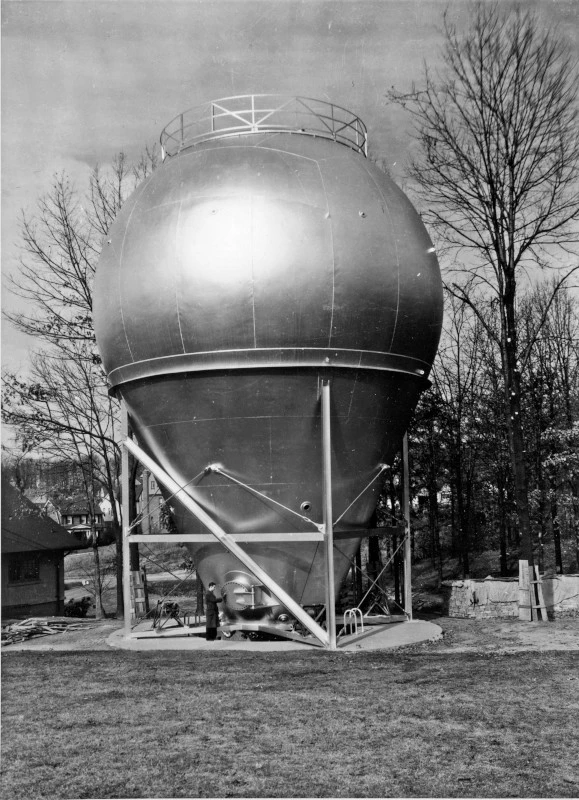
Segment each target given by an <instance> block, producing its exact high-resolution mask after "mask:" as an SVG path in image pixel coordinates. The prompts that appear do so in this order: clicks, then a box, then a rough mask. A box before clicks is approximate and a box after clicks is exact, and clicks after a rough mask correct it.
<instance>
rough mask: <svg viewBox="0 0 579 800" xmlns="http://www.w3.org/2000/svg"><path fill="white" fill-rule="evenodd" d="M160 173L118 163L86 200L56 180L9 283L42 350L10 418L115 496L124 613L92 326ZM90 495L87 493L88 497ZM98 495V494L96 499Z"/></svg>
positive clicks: (103, 397) (26, 435)
mask: <svg viewBox="0 0 579 800" xmlns="http://www.w3.org/2000/svg"><path fill="white" fill-rule="evenodd" d="M155 164H156V154H155V152H154V151H145V153H144V155H143V156H142V157H141V159H140V161H139V162H138V163H137V164H136V165H134V166H130V165H129V164H128V163H127V161H126V159H125V157H124V155H122V154H121V155H119V156H117V157H116V158H115V159H114V161H113V163H112V165H111V166H110V167H109V168H108V169H105V170H101V169H99V168H98V167H97V168H95V170H94V171H93V174H92V176H91V179H90V185H89V191H88V195H87V196H83V195H82V194H80V193H79V192H78V191H77V190H76V189H75V187H74V186H72V185H71V183H70V181H69V180H68V178H67V177H66V175H60V176H56V177H55V178H54V181H53V184H52V186H51V188H50V190H49V191H48V193H47V194H46V195H45V196H44V197H42V198H41V199H40V200H39V202H38V209H37V212H36V214H35V215H33V216H32V217H26V216H23V218H22V224H21V233H22V257H21V261H20V267H19V269H18V271H17V272H16V273H14V274H13V275H12V276H11V278H10V286H11V289H12V291H13V292H14V293H15V294H17V295H18V296H19V297H21V298H22V299H23V300H24V301H25V304H26V310H24V311H18V312H14V313H9V314H6V316H7V317H8V319H9V320H10V321H11V322H12V324H13V325H14V326H15V327H16V328H18V329H19V330H20V331H23V332H24V333H26V334H28V335H30V336H32V337H34V339H35V340H36V342H37V343H38V345H39V348H40V349H39V350H38V351H37V352H36V353H35V354H33V355H32V357H31V362H30V366H29V369H28V370H27V371H26V373H25V374H24V375H20V374H14V373H10V372H7V373H6V374H5V376H4V389H3V410H2V413H3V419H4V421H5V422H6V423H8V424H10V425H12V426H14V429H15V432H16V435H17V438H18V441H19V443H20V445H21V446H22V447H24V448H25V449H27V450H30V449H31V448H32V449H35V450H36V451H39V452H42V453H45V454H48V455H52V456H54V455H57V456H58V457H64V458H70V459H71V460H72V461H79V460H82V459H84V458H86V457H88V458H89V461H90V464H92V465H93V468H94V469H95V470H96V471H97V473H98V474H96V475H95V480H97V482H98V483H99V485H101V486H104V487H105V488H106V490H107V492H108V494H109V497H110V500H111V503H112V506H113V515H114V525H115V530H116V532H117V612H118V613H121V612H122V608H123V601H122V580H121V576H122V540H121V523H120V520H119V518H118V510H117V503H116V502H115V501H116V500H117V499H118V495H119V471H120V458H119V448H118V445H117V438H118V436H119V431H118V424H117V423H118V411H119V409H118V403H117V401H116V400H114V399H113V398H111V397H110V396H109V395H108V392H107V386H106V376H105V374H104V371H103V368H102V363H101V359H100V356H99V353H98V350H97V347H96V342H95V336H94V331H93V327H92V285H93V278H94V272H95V268H96V264H97V261H98V257H99V254H100V251H101V247H102V242H103V237H104V236H105V235H106V233H107V231H108V229H109V227H110V225H111V223H112V222H113V220H114V218H115V216H116V214H117V213H118V211H119V209H120V207H121V205H122V203H123V202H124V200H125V198H126V197H127V196H128V195H129V194H130V193H131V192H132V191H133V190H134V189H135V187H136V185H137V184H138V183H140V181H141V180H142V179H143V178H145V177H147V175H148V174H149V173H150V172H151V171H152V169H153V168H154V166H155ZM87 491H88V489H87ZM90 493H91V492H90V491H89V494H90Z"/></svg>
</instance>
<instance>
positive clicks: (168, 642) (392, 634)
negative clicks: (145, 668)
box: [107, 620, 442, 653]
mask: <svg viewBox="0 0 579 800" xmlns="http://www.w3.org/2000/svg"><path fill="white" fill-rule="evenodd" d="M140 633H141V636H139V631H134V632H133V634H132V636H131V637H130V638H128V637H126V636H125V632H124V630H123V629H122V628H121V629H120V630H116V631H114V633H112V634H111V635H110V636H109V637H108V639H107V644H108V645H109V646H110V647H114V648H119V649H122V650H132V651H159V652H160V651H165V650H191V651H196V652H197V651H201V652H207V651H211V652H218V651H225V650H247V651H253V652H255V651H257V652H260V651H261V652H268V653H275V652H285V651H288V650H314V649H315V650H319V649H320V647H319V645H318V644H317V643H316V644H315V643H314V642H310V641H308V639H304V640H303V642H301V641H289V640H281V641H252V640H251V639H238V638H233V639H219V640H217V641H215V642H208V641H206V640H205V638H203V636H202V635H199V634H200V633H201V630H200V629H199V628H192V629H191V631H190V632H189V634H187V631H186V630H185V629H183V628H175V629H174V635H172V631H171V629H167V628H164V629H163V631H162V633H160V634H155V633H154V632H151V630H150V629H149V630H147V631H145V630H142V631H141V632H140ZM441 638H442V628H440V627H439V626H438V625H435V624H434V623H433V622H424V621H423V620H416V621H412V622H401V623H397V624H395V625H393V624H390V625H375V626H373V627H372V629H371V631H370V632H368V631H367V630H366V631H365V632H364V634H363V635H360V636H357V637H348V641H347V643H345V644H343V645H341V644H340V640H339V639H338V650H337V652H348V653H352V652H359V651H367V650H389V649H393V648H396V647H404V646H405V645H412V644H420V643H421V642H432V641H435V640H437V639H441Z"/></svg>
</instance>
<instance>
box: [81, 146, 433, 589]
mask: <svg viewBox="0 0 579 800" xmlns="http://www.w3.org/2000/svg"><path fill="white" fill-rule="evenodd" d="M441 318H442V292H441V281H440V275H439V269H438V265H437V260H436V256H435V254H434V251H433V247H432V243H431V241H430V239H429V237H428V235H427V233H426V230H425V228H424V226H423V224H422V222H421V220H420V218H419V216H418V214H417V213H416V211H415V210H414V209H413V207H412V206H411V204H410V203H409V201H408V200H407V198H406V197H405V196H404V194H403V193H402V192H401V191H400V190H399V189H398V188H397V187H396V186H395V185H394V183H393V182H392V181H391V180H390V179H389V178H388V177H387V176H386V175H384V174H383V173H382V172H381V171H380V170H379V169H378V168H377V167H376V166H375V165H374V164H372V163H371V162H370V161H368V159H366V158H365V157H364V156H363V155H360V154H359V153H356V152H355V151H353V150H352V149H350V148H348V147H345V146H343V145H341V144H336V143H335V142H332V141H328V140H326V139H323V138H314V137H312V136H305V135H296V134H290V133H252V134H246V135H240V136H236V137H235V138H229V139H221V140H212V141H207V142H202V143H200V144H197V145H196V146H195V147H190V148H188V149H185V150H183V152H181V153H180V154H179V155H177V156H175V157H173V158H171V159H168V160H167V161H166V162H165V163H164V164H163V165H162V166H161V167H159V168H158V169H157V170H156V171H155V172H154V173H153V175H152V176H151V177H150V178H149V179H147V180H146V181H145V182H144V183H143V184H142V185H141V186H140V187H139V188H138V189H137V191H136V192H135V193H134V195H133V196H132V197H131V198H130V199H129V200H128V201H127V202H126V203H125V205H124V207H123V209H122V211H121V214H120V215H119V218H118V220H117V221H116V223H115V225H114V226H113V229H112V230H111V233H110V236H109V241H108V243H107V244H106V245H105V248H104V252H103V255H102V257H101V261H100V264H99V268H98V271H97V277H96V284H95V303H94V322H95V328H96V333H97V340H98V343H99V347H100V350H101V353H102V357H103V360H104V363H105V366H106V369H107V372H108V374H109V380H110V382H111V384H112V386H113V387H114V389H115V391H117V392H118V393H119V394H120V395H121V396H122V397H123V398H124V399H125V400H126V402H127V405H128V408H129V410H130V413H131V415H132V417H133V420H134V423H135V427H136V432H137V435H138V438H139V440H140V442H141V444H142V446H143V447H144V448H145V449H146V450H147V451H148V452H149V453H150V454H152V455H153V457H154V458H155V459H156V460H157V461H158V462H159V463H160V464H161V466H163V467H165V468H169V469H170V470H171V471H172V472H173V474H175V475H176V477H177V479H178V480H180V481H181V482H182V483H183V484H185V483H187V484H188V491H190V493H191V494H192V495H193V496H194V497H195V499H196V500H197V501H198V502H200V503H201V504H202V505H203V506H204V507H205V508H206V509H207V510H208V511H209V513H210V514H212V515H213V516H214V517H215V518H216V519H217V520H218V521H219V523H220V524H221V525H222V526H223V527H224V528H225V529H226V530H227V531H231V532H244V531H253V532H259V531H262V532H269V531H292V530H296V531H299V530H312V526H311V525H310V526H309V527H308V524H307V522H305V520H304V519H303V517H304V516H308V517H310V518H311V519H312V520H314V521H316V522H320V521H321V502H322V485H321V463H322V458H321V433H320V403H319V381H320V378H322V377H330V379H331V381H332V403H333V405H332V436H333V449H334V453H333V458H334V464H333V479H334V498H333V502H334V509H335V513H336V517H337V516H339V515H340V514H341V512H342V511H343V510H344V509H346V508H347V507H348V505H349V504H350V503H352V501H354V500H355V498H356V497H357V495H358V494H359V493H360V492H361V491H362V490H363V489H364V487H365V486H366V485H367V483H368V482H369V481H370V480H371V479H372V476H373V475H375V474H376V470H377V469H378V466H379V465H380V464H381V463H383V462H388V461H389V460H390V459H391V458H392V457H393V455H394V454H395V452H396V451H397V449H398V448H399V446H400V441H401V438H402V435H403V433H404V431H405V429H406V427H407V425H408V421H409V418H410V415H411V414H412V411H413V409H414V406H415V404H416V401H417V399H418V396H419V394H420V391H421V390H422V389H423V388H424V387H425V385H426V376H427V375H428V372H429V370H430V367H431V364H432V360H433V358H434V355H435V352H436V348H437V344H438V339H439V334H440V326H441ZM216 462H217V463H219V464H221V465H222V466H223V469H224V471H226V472H227V474H228V475H231V476H233V477H235V478H236V479H237V480H239V481H241V482H242V483H245V484H248V485H249V486H251V487H252V488H254V489H256V490H257V491H259V492H261V493H263V494H264V495H266V496H267V497H270V498H272V499H274V500H275V501H277V502H278V503H280V504H281V505H283V506H285V507H287V508H289V509H291V511H284V510H282V509H281V507H280V506H275V505H272V504H268V502H266V501H265V500H264V499H263V498H261V497H259V496H257V495H256V494H255V493H254V494H252V493H250V492H249V491H248V490H247V489H245V488H243V487H242V486H240V485H238V484H236V483H234V482H232V481H231V480H230V479H226V478H224V477H223V476H221V475H219V474H215V473H209V474H207V473H206V472H205V468H206V467H207V466H208V465H209V464H212V463H216ZM379 489H380V486H379V484H378V483H377V484H375V485H374V486H373V487H372V489H371V490H370V491H369V492H366V493H364V494H363V495H362V496H361V498H360V499H359V500H357V501H356V502H355V503H354V504H353V505H352V507H351V509H350V510H349V511H348V513H347V514H346V515H345V516H344V518H343V519H342V520H341V522H340V525H339V526H338V527H342V528H345V529H352V528H355V527H361V526H365V525H367V524H368V520H369V518H370V517H371V515H372V513H373V510H374V507H375V503H376V499H377V495H378V492H379ZM171 503H172V505H175V506H176V509H177V518H178V519H177V522H178V526H179V527H180V529H181V530H182V531H183V532H196V531H201V530H202V529H201V526H200V525H199V523H197V522H196V521H195V520H193V519H192V518H191V517H190V516H189V515H188V514H187V513H186V512H185V511H184V510H183V509H182V508H181V507H179V506H178V504H175V502H174V501H171ZM304 503H306V504H309V507H308V509H307V511H306V512H304ZM298 514H301V515H302V517H300V516H298ZM358 545H359V542H358V541H352V542H347V543H346V542H343V543H340V551H341V552H340V553H337V554H336V583H337V587H338V588H339V584H340V582H341V580H342V578H343V577H344V575H345V574H346V572H347V569H348V566H349V562H348V559H349V558H351V557H352V556H353V554H354V552H355V550H356V548H357V547H358ZM191 549H192V551H193V553H194V558H195V560H196V563H197V565H198V568H199V570H200V573H201V576H202V578H203V580H204V581H207V580H209V579H212V580H216V581H217V583H218V584H220V585H221V584H224V583H226V582H228V581H229V582H231V581H232V582H235V581H237V580H238V579H240V578H239V575H241V574H242V573H243V571H244V568H243V567H242V566H241V565H240V564H239V562H237V560H236V559H235V558H233V557H232V556H230V555H229V554H228V553H226V552H225V551H224V548H223V547H222V546H221V545H217V544H215V545H203V546H192V547H191ZM319 549H320V553H318V545H316V544H305V545H287V544H283V545H282V544H277V545H274V544H267V545H265V544H264V545H258V544H256V545H253V544H252V545H247V546H246V550H247V552H248V553H249V554H250V555H251V556H252V558H254V559H255V560H256V561H257V562H258V563H260V565H262V566H263V568H264V569H266V570H267V571H269V573H270V574H271V575H272V576H273V577H274V578H275V579H276V580H277V581H278V582H279V583H280V585H282V586H283V588H284V589H286V591H288V592H289V593H290V594H292V595H293V596H294V597H295V598H296V599H297V600H298V602H302V603H315V602H323V600H324V598H323V592H324V589H323V586H324V581H323V577H322V576H323V559H322V554H321V548H319Z"/></svg>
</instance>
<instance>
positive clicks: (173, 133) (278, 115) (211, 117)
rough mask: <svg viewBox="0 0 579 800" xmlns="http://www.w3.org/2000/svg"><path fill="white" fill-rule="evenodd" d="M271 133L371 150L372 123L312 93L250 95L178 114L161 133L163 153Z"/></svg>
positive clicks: (225, 99) (364, 150) (172, 153)
mask: <svg viewBox="0 0 579 800" xmlns="http://www.w3.org/2000/svg"><path fill="white" fill-rule="evenodd" d="M268 132H283V133H299V134H305V135H307V136H318V137H321V138H324V139H332V140H333V141H335V142H338V143H339V144H344V145H346V146H347V147H351V148H352V149H353V150H356V151H357V152H359V153H362V154H363V155H364V156H367V155H368V135H367V129H366V126H365V125H364V123H363V122H362V120H361V119H360V118H359V117H357V116H356V115H355V114H353V113H352V112H351V111H348V110H347V109H345V108H342V107H341V106H337V105H335V104H334V103H327V102H325V101H324V100H314V99H313V98H310V97H287V96H285V95H272V94H246V95H238V96H236V97H224V98H222V99H220V100H212V101H211V102H209V103H205V104H203V105H201V106H196V107H195V108H191V109H189V110H187V111H184V112H183V113H182V114H179V115H178V116H176V117H175V119H173V120H171V122H170V123H169V124H168V125H167V126H166V127H165V128H164V130H163V132H162V133H161V152H162V158H163V161H164V160H165V158H167V157H170V156H175V155H177V154H178V153H180V152H181V151H182V150H184V149H186V148H188V147H194V146H195V145H197V144H199V143H200V142H206V141H209V140H211V139H223V138H227V137H231V136H241V135H243V134H247V133H268Z"/></svg>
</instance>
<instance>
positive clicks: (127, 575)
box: [121, 402, 131, 637]
mask: <svg viewBox="0 0 579 800" xmlns="http://www.w3.org/2000/svg"><path fill="white" fill-rule="evenodd" d="M121 435H122V439H123V441H125V440H126V439H128V436H129V415H128V412H127V407H126V405H125V403H124V402H122V403H121ZM130 479H131V478H130V475H129V451H128V450H127V448H126V447H123V449H122V461H121V500H122V518H123V609H124V621H125V625H124V631H125V636H127V637H128V636H129V635H130V633H131V554H130V545H129V524H130V519H129V517H130V503H129V481H130Z"/></svg>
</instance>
